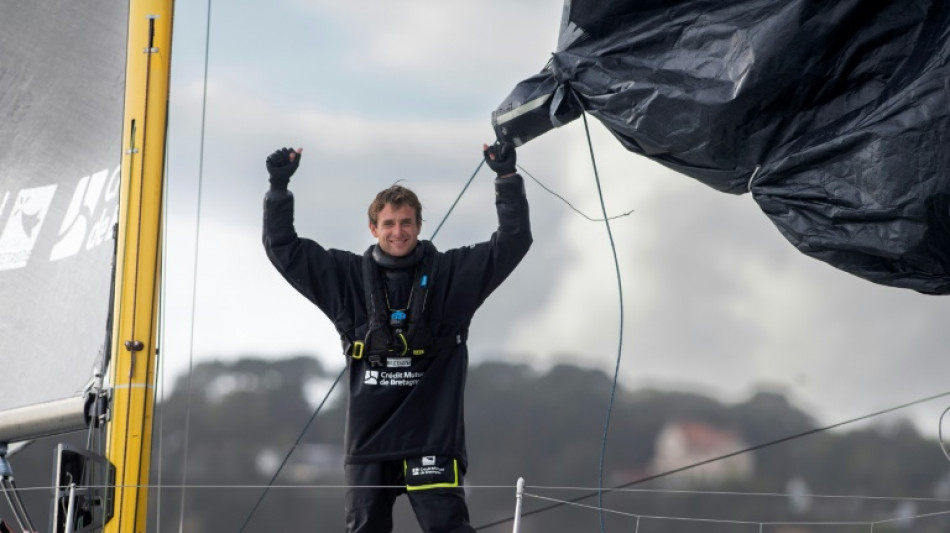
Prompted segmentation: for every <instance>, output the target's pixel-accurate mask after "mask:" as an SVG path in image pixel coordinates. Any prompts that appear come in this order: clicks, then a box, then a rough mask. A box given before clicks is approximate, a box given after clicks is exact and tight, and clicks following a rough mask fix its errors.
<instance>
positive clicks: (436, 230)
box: [429, 158, 485, 241]
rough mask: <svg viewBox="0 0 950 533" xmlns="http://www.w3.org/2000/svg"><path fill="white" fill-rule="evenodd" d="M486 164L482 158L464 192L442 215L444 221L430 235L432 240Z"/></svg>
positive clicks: (463, 189)
mask: <svg viewBox="0 0 950 533" xmlns="http://www.w3.org/2000/svg"><path fill="white" fill-rule="evenodd" d="M484 164H485V159H484V158H482V160H481V161H480V162H479V163H478V166H477V167H475V172H472V176H471V177H470V178H468V181H467V182H466V183H465V186H464V187H462V192H460V193H459V195H458V196H456V197H455V201H454V202H452V207H450V208H449V211H448V212H447V213H446V214H445V216H444V217H442V222H439V225H438V227H436V228H435V231H434V232H432V236H431V237H429V240H430V241H434V240H435V236H436V235H438V234H439V230H440V229H442V224H445V221H446V220H448V219H449V215H451V214H452V210H453V209H455V206H456V205H457V204H458V203H459V200H461V199H462V195H463V194H465V191H467V190H468V186H469V185H471V184H472V180H474V179H475V176H476V175H477V174H478V171H479V170H481V169H482V165H484Z"/></svg>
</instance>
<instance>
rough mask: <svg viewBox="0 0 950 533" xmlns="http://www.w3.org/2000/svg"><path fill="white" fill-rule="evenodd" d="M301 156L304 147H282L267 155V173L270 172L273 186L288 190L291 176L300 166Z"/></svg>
mask: <svg viewBox="0 0 950 533" xmlns="http://www.w3.org/2000/svg"><path fill="white" fill-rule="evenodd" d="M301 157H303V148H297V149H296V150H294V149H293V148H281V149H279V150H277V151H275V152H274V153H272V154H271V155H269V156H267V173H268V174H270V184H271V188H273V189H280V190H287V184H288V183H290V177H291V176H293V175H294V172H296V171H297V167H298V166H300V159H301Z"/></svg>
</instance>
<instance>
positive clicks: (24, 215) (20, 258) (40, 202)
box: [0, 167, 120, 271]
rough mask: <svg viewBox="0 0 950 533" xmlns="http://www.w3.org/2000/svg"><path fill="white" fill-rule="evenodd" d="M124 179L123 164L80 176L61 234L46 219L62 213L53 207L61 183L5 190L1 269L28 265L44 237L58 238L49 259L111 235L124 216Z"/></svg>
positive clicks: (0, 212) (0, 210)
mask: <svg viewBox="0 0 950 533" xmlns="http://www.w3.org/2000/svg"><path fill="white" fill-rule="evenodd" d="M119 181H120V172H119V167H116V168H115V169H114V170H112V171H111V172H110V171H109V169H105V170H101V171H99V172H96V173H94V174H90V175H88V176H83V177H82V178H80V179H79V181H78V182H77V184H76V189H75V191H74V192H73V196H72V199H71V200H70V202H69V206H68V208H67V209H66V212H65V214H63V215H62V223H61V224H60V228H59V233H58V234H57V235H55V236H48V235H46V233H48V232H49V231H50V230H47V229H46V227H47V225H46V224H45V222H46V220H47V219H48V218H51V217H52V218H56V214H54V213H51V208H52V207H53V206H54V202H53V200H54V199H55V197H56V192H57V190H58V189H59V187H60V185H57V184H53V185H44V186H40V187H30V188H25V189H21V190H20V191H18V192H16V193H15V194H14V193H12V192H10V191H7V192H4V193H0V221H2V220H3V219H4V217H5V219H6V223H5V225H4V226H3V229H2V231H0V271H2V270H12V269H16V268H23V267H25V266H26V265H27V263H28V262H29V260H30V257H31V256H32V255H33V252H34V250H35V249H36V248H37V243H38V242H41V241H42V242H47V243H48V242H50V241H53V243H52V247H51V248H49V249H50V254H49V260H50V261H59V260H62V259H65V258H68V257H72V256H75V255H77V254H79V253H80V252H82V251H84V250H92V249H93V248H96V247H97V246H99V245H101V244H102V243H104V242H106V241H107V240H109V239H111V228H112V227H113V226H114V225H115V223H116V221H117V220H118V202H117V198H118V190H119ZM53 211H55V210H53ZM8 213H9V214H8ZM54 227H55V226H54ZM54 239H55V240H54ZM46 246H49V245H46ZM46 246H41V248H44V249H46Z"/></svg>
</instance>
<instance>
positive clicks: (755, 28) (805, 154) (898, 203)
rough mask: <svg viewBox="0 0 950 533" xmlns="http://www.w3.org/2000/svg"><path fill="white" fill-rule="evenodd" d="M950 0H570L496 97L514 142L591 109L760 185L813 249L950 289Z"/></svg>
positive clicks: (774, 212)
mask: <svg viewBox="0 0 950 533" xmlns="http://www.w3.org/2000/svg"><path fill="white" fill-rule="evenodd" d="M948 56H950V5H948V4H946V3H945V2H939V1H936V0H923V1H920V2H911V3H905V2H875V1H873V0H841V1H836V2H818V1H815V0H789V1H784V2H776V1H773V0H743V1H738V2H714V1H709V0H680V1H664V2H660V1H656V0H643V1H637V2H634V1H623V0H614V1H601V0H597V1H595V0H574V1H571V0H568V1H567V2H566V3H565V5H564V15H563V20H562V25H561V30H560V38H559V42H558V46H557V50H556V52H555V53H554V54H553V57H552V58H551V60H550V63H549V64H548V65H547V66H546V67H545V68H544V69H543V71H542V72H540V73H539V74H537V75H535V76H533V77H531V78H529V79H527V80H525V81H523V82H521V83H520V84H519V85H517V86H516V87H515V89H514V90H513V92H512V93H511V95H510V96H509V97H508V98H507V99H506V100H505V101H504V102H503V103H502V104H501V106H500V107H499V108H498V109H497V110H496V111H495V113H494V114H493V123H494V124H495V129H496V132H497V134H498V136H499V137H500V138H504V139H510V140H513V141H514V142H515V143H517V144H521V143H524V142H527V141H529V140H530V139H532V138H534V137H536V136H538V135H541V134H542V133H544V132H546V131H548V130H550V129H552V128H554V127H557V126H560V125H562V124H566V123H568V122H570V121H572V120H574V119H576V118H577V117H579V116H580V113H582V112H584V111H586V112H588V113H590V114H591V115H592V116H594V117H596V118H597V119H599V120H600V121H601V122H602V123H603V124H604V125H605V126H606V127H607V128H608V129H609V130H610V131H611V132H612V133H613V134H614V135H615V136H616V138H617V139H618V140H619V141H620V142H621V143H622V144H623V145H624V146H625V147H626V148H627V149H629V150H630V151H633V152H636V153H638V154H641V155H643V156H646V157H649V158H650V159H653V160H655V161H658V162H660V163H662V164H664V165H666V166H668V167H670V168H672V169H674V170H676V171H678V172H680V173H682V174H685V175H687V176H690V177H692V178H695V179H697V180H699V181H701V182H703V183H705V184H707V185H709V186H711V187H713V188H715V189H718V190H720V191H724V192H729V193H734V194H742V193H745V192H746V191H751V193H752V195H753V197H754V198H755V200H756V201H757V202H758V204H759V205H760V207H761V208H762V210H763V211H764V212H765V213H766V215H768V216H769V218H770V219H771V220H772V221H773V222H774V223H775V225H776V226H777V227H778V229H779V230H780V231H781V232H782V234H783V235H784V236H785V237H786V238H787V239H788V240H789V241H790V242H791V243H792V244H794V245H795V246H796V247H797V248H798V249H799V250H800V251H802V252H804V253H806V254H808V255H810V256H813V257H815V258H818V259H821V260H823V261H826V262H828V263H830V264H831V265H833V266H835V267H837V268H840V269H843V270H845V271H848V272H851V273H853V274H855V275H857V276H860V277H862V278H865V279H868V280H870V281H873V282H876V283H881V284H885V285H890V286H895V287H905V288H911V289H914V290H917V291H920V292H924V293H935V294H945V293H950V151H948V149H947V147H948V146H950V117H948V115H950V82H948V80H950V64H948Z"/></svg>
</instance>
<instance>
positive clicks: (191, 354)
mask: <svg viewBox="0 0 950 533" xmlns="http://www.w3.org/2000/svg"><path fill="white" fill-rule="evenodd" d="M210 50H211V0H208V9H207V13H206V14H205V50H204V52H205V54H204V72H203V74H202V86H201V132H200V137H199V149H198V198H197V204H196V205H197V207H196V208H195V209H196V210H197V212H196V216H195V247H194V257H195V259H194V263H193V264H192V271H191V280H192V288H191V320H190V321H189V324H188V377H187V378H186V382H185V390H186V392H185V427H184V442H185V445H184V449H183V450H182V456H183V458H182V466H181V480H182V484H186V482H187V480H188V449H189V445H190V432H191V392H192V391H191V388H192V383H191V378H192V376H193V374H194V371H195V310H196V309H197V307H198V304H197V301H198V245H199V243H200V242H201V205H202V194H201V193H202V190H203V189H204V168H205V137H206V125H207V122H208V63H209V58H210V57H211V53H210ZM186 499H187V498H186V497H185V490H182V493H181V503H180V507H179V511H178V532H179V533H182V532H183V531H184V529H185V501H186Z"/></svg>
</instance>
